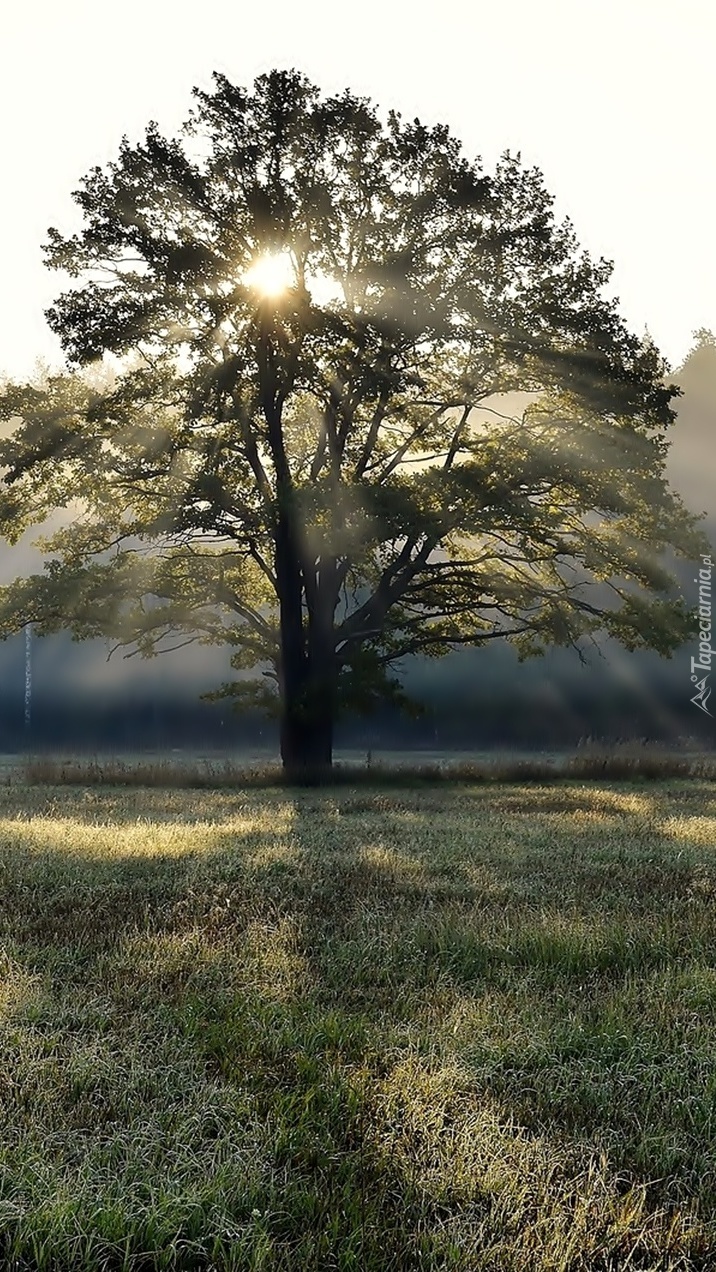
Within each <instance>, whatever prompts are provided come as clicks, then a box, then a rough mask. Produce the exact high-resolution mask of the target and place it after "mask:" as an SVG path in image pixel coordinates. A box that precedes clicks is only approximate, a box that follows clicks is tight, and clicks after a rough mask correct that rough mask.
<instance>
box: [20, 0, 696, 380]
mask: <svg viewBox="0 0 716 1272" xmlns="http://www.w3.org/2000/svg"><path fill="white" fill-rule="evenodd" d="M11 5H12V0H5V3H4V5H3V16H2V24H1V28H0V39H1V45H0V108H1V109H0V120H1V121H2V122H1V124H0V128H1V145H0V153H1V155H2V183H1V189H2V194H1V195H0V264H1V272H0V277H1V279H2V300H1V302H0V371H2V370H5V371H10V372H11V373H15V374H18V373H21V372H22V371H27V370H29V369H30V368H31V367H32V364H33V363H34V361H35V359H36V358H37V357H38V355H39V356H44V357H52V356H53V354H56V350H57V346H56V345H55V342H54V339H53V338H52V337H51V335H50V333H49V331H48V330H47V327H46V324H45V320H44V317H43V309H44V308H46V306H47V305H48V304H49V303H50V302H51V300H52V299H53V297H54V296H55V294H56V293H57V291H58V279H57V278H56V277H55V276H53V275H52V274H50V273H49V271H46V270H45V269H44V267H43V265H42V258H41V252H40V245H41V243H42V242H43V241H44V239H45V232H46V229H47V227H48V226H49V225H53V224H54V225H57V226H58V227H59V228H61V229H67V228H70V227H71V226H72V225H73V224H75V216H76V213H75V212H74V209H73V204H72V202H71V199H70V195H71V192H72V190H73V189H75V188H76V185H77V182H78V180H79V178H80V177H81V176H82V175H83V174H84V173H85V172H86V171H87V170H88V169H89V168H90V167H91V166H92V165H93V164H96V163H104V162H105V161H107V160H108V159H110V158H113V157H114V155H115V153H116V150H117V147H118V144H119V141H120V139H121V137H122V135H123V134H124V133H127V134H128V135H129V136H130V138H133V139H137V138H138V137H139V136H140V135H141V133H142V131H143V129H144V126H145V125H146V123H147V122H148V121H149V120H150V119H156V120H158V121H159V123H160V125H161V126H162V127H163V128H164V129H165V130H166V131H168V132H170V133H171V132H173V131H174V130H175V129H176V128H177V127H178V125H179V124H180V123H181V122H182V121H183V119H184V118H185V116H186V114H187V111H188V109H189V106H190V90H191V88H192V86H193V85H194V84H200V85H203V86H208V84H209V79H210V75H211V72H212V71H213V70H221V71H223V72H225V73H226V74H227V75H228V76H229V77H230V78H232V79H234V80H235V81H237V82H239V83H242V84H249V83H251V81H252V80H253V79H254V77H255V76H256V75H257V74H259V73H260V72H262V71H266V70H269V69H271V68H272V67H274V66H278V67H288V66H296V67H298V68H299V69H300V70H302V71H304V72H305V73H306V74H307V75H309V77H310V78H312V79H313V80H315V81H316V82H317V83H318V84H319V85H320V86H321V87H322V88H323V89H325V90H330V91H336V90H338V91H339V90H341V89H343V88H346V87H349V88H351V89H353V90H354V91H357V92H360V93H363V94H364V95H367V96H370V97H372V98H373V100H374V101H376V102H377V103H378V104H379V105H380V106H381V107H383V108H385V109H387V108H389V107H395V108H396V109H399V110H401V111H402V112H403V113H404V114H406V115H409V116H413V115H416V114H418V115H420V117H421V118H423V119H424V120H425V121H426V122H438V121H440V122H446V123H448V124H449V125H450V126H451V127H452V129H453V131H454V132H455V133H456V134H457V135H458V136H459V137H460V138H461V140H462V141H463V142H464V144H465V147H466V149H467V150H468V151H469V152H470V153H471V154H472V155H474V154H481V155H482V156H483V159H484V160H485V165H486V167H487V168H488V170H489V167H490V164H491V163H492V161H494V159H495V158H496V157H497V155H498V154H499V153H500V152H501V151H502V150H504V149H506V148H510V149H512V150H518V149H519V150H521V151H522V155H523V158H525V159H526V160H528V161H529V162H530V163H535V164H537V165H538V166H539V167H541V168H542V170H543V171H544V173H545V176H546V179H547V184H548V186H549V188H550V189H551V190H552V192H553V193H554V194H555V196H556V198H557V205H558V208H559V210H560V212H561V213H563V214H566V213H568V214H569V215H570V216H571V217H572V220H573V221H574V223H575V227H576V230H577V234H578V236H579V238H580V240H581V241H582V243H583V244H584V245H585V246H587V247H589V249H590V250H591V251H592V252H593V253H594V254H595V255H603V256H606V257H608V258H609V259H611V260H613V261H614V263H615V290H616V293H617V294H618V295H619V296H620V298H621V307H622V312H623V313H624V316H625V317H626V319H627V320H628V322H629V323H630V325H631V326H632V327H633V328H634V329H635V330H637V331H639V332H640V331H641V330H642V329H643V327H644V326H645V324H646V325H648V326H649V328H650V330H651V332H652V334H653V336H654V338H655V339H656V341H657V343H658V344H659V346H660V347H661V349H662V350H663V352H664V353H665V354H666V355H667V357H669V358H670V359H671V361H672V362H673V363H678V362H679V360H680V359H681V358H682V357H683V355H684V353H685V352H686V350H687V349H688V347H689V344H690V341H691V332H692V330H693V329H694V328H696V327H700V326H711V327H714V328H716V221H715V215H714V214H715V197H714V196H715V195H716V177H715V175H714V174H715V171H716V146H715V145H714V121H716V110H715V109H714V106H715V105H716V87H715V86H714V85H715V77H714V74H713V59H714V54H715V53H716V38H715V37H716V6H714V4H713V0H680V3H679V4H674V3H666V0H599V3H597V2H596V0H591V3H586V2H585V0H492V2H491V3H489V4H488V3H481V2H480V0H460V2H458V0H440V3H435V2H433V3H431V4H426V5H422V6H421V5H420V3H419V2H418V3H416V2H415V0H412V2H411V0H360V3H356V4H354V5H350V4H345V3H343V4H337V3H328V2H327V0H303V3H295V2H292V0H268V2H267V0H260V2H259V3H257V4H255V5H254V4H246V3H244V2H242V0H204V3H202V4H191V5H189V4H186V3H184V2H183V0H123V3H122V4H121V5H112V4H105V3H102V0H99V3H98V0H61V2H60V3H58V0H24V2H21V0H15V3H14V5H12V9H14V12H13V11H12V9H11Z"/></svg>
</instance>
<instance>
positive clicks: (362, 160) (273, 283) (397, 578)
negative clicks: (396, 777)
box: [0, 71, 703, 770]
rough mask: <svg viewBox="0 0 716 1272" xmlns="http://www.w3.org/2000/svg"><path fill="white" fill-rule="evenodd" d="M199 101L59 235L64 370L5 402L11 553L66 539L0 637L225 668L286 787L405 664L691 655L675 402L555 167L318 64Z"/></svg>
mask: <svg viewBox="0 0 716 1272" xmlns="http://www.w3.org/2000/svg"><path fill="white" fill-rule="evenodd" d="M194 99H195V103H194V109H193V111H192V113H191V116H190V118H189V120H188V123H187V125H186V128H185V129H184V131H183V132H182V134H181V135H180V136H179V137H178V138H176V139H173V140H172V139H167V138H166V137H164V136H162V135H161V133H160V131H159V129H158V128H157V126H156V125H154V124H150V126H149V127H148V129H147V131H146V136H145V138H144V139H143V140H142V141H141V142H139V143H137V144H130V142H129V141H128V140H126V139H125V141H124V142H123V143H122V145H121V148H120V152H119V155H118V157H117V159H116V161H115V162H113V163H111V164H109V165H108V166H107V167H106V168H104V169H102V168H99V167H97V168H94V169H93V170H92V171H91V172H90V173H89V174H88V175H87V176H86V177H85V178H84V180H83V181H82V183H81V185H80V188H79V189H78V190H77V192H76V193H75V195H74V198H75V200H76V202H77V204H78V205H79V208H80V210H81V212H82V217H83V225H82V229H81V230H80V231H79V232H78V233H77V234H74V235H63V234H62V233H60V232H59V231H58V230H56V229H51V230H50V231H49V240H48V244H47V247H46V255H47V262H48V264H49V265H50V266H51V267H52V268H54V269H57V270H60V271H63V272H64V274H65V275H66V276H67V285H66V290H65V291H64V292H63V293H62V294H61V295H60V296H59V297H58V299H57V301H56V303H55V305H54V306H53V308H52V309H50V310H49V311H48V319H49V322H50V325H51V327H52V328H53V330H54V331H55V332H56V333H57V334H58V335H59V337H60V339H61V341H62V345H63V349H64V352H65V355H66V358H67V368H66V370H65V371H63V372H61V373H57V374H48V375H47V376H45V378H44V380H42V382H38V383H29V384H18V383H8V384H6V385H5V386H4V389H3V392H2V394H1V395H0V418H2V419H4V420H12V421H14V422H15V425H16V426H15V428H14V430H13V432H12V433H11V435H10V436H9V437H8V438H7V439H6V440H4V441H3V442H2V444H0V464H1V465H3V467H4V480H3V485H2V493H1V501H0V528H1V529H2V531H3V533H4V534H5V536H6V537H7V538H8V539H10V540H12V541H15V540H16V539H17V538H18V537H19V535H20V534H21V533H22V532H23V530H24V529H26V528H27V527H28V526H30V525H33V524H36V523H38V522H41V521H42V520H43V519H46V518H47V517H48V516H49V515H50V514H52V513H53V512H55V511H56V510H57V509H65V510H67V516H66V518H65V521H64V523H63V524H62V525H61V528H60V529H59V530H56V531H54V532H53V533H51V534H49V535H48V536H47V537H46V539H45V540H44V541H43V546H44V547H45V550H46V552H47V554H48V560H47V563H46V567H45V571H44V573H43V574H41V575H36V576H33V577H31V578H29V579H22V580H16V582H15V583H14V584H12V585H10V586H9V587H7V588H5V589H3V590H2V592H1V594H0V632H1V633H2V634H9V632H11V631H14V630H17V628H18V627H19V626H22V625H23V624H26V623H28V622H33V623H35V624H36V625H37V627H38V630H40V631H51V630H54V629H56V628H58V627H61V626H69V627H70V628H71V629H72V630H73V632H74V633H75V634H76V635H77V636H78V637H86V636H93V635H103V636H109V637H111V638H112V639H113V640H115V641H116V643H117V644H118V645H123V646H127V647H131V648H138V649H139V650H140V651H141V652H142V653H143V654H146V655H151V654H153V653H155V652H157V651H158V650H161V649H162V648H165V647H166V646H167V644H169V645H171V644H172V643H176V642H177V640H178V641H184V640H203V641H208V642H221V643H226V644H228V645H230V646H231V647H232V651H233V653H232V664H233V666H234V667H235V669H236V670H237V671H242V672H251V671H253V672H254V673H255V679H251V680H241V679H239V680H237V681H234V682H232V683H231V684H229V685H227V686H225V687H224V689H223V690H221V691H220V692H225V693H227V694H232V695H235V696H237V697H238V699H239V701H254V702H260V703H262V704H263V705H264V706H266V707H268V708H269V709H270V708H271V707H272V706H273V707H274V708H275V709H276V710H277V711H278V713H279V714H280V717H281V739H282V755H283V759H284V763H285V764H286V765H287V766H288V767H289V768H290V769H294V770H298V769H303V768H305V767H306V766H309V765H310V766H313V765H316V766H320V765H325V764H328V763H330V759H331V753H332V729H333V722H334V721H335V718H336V716H337V713H338V712H339V711H340V710H341V709H345V708H348V707H352V708H356V707H366V706H369V705H370V703H371V702H374V701H376V700H379V699H381V698H384V697H386V696H393V697H395V698H396V699H398V700H399V699H400V697H401V692H400V684H399V670H400V664H401V659H403V658H405V657H406V656H407V655H409V654H415V653H421V654H424V655H429V656H440V655H442V654H444V653H446V652H447V651H448V650H450V649H452V648H455V647H456V646H457V645H460V644H473V645H479V644H482V643H483V642H485V641H487V640H492V639H507V640H510V641H512V642H514V643H515V644H516V645H517V646H518V648H519V649H520V652H521V653H523V654H525V655H527V654H529V653H535V652H539V651H540V650H542V649H543V648H544V647H545V646H546V645H548V644H551V643H555V642H556V643H560V644H567V645H569V644H571V645H574V646H575V647H576V648H581V645H582V643H583V641H584V640H585V639H588V638H590V637H593V636H594V635H595V634H596V633H597V632H599V631H606V632H609V633H610V634H612V635H614V636H616V637H617V638H618V639H619V640H620V641H621V642H623V643H624V644H625V645H626V646H627V647H628V648H636V647H638V646H644V647H649V648H654V649H657V650H659V651H660V652H661V653H663V654H666V655H668V654H670V653H671V652H672V651H673V650H674V649H675V648H677V647H678V646H679V645H680V644H681V643H682V642H683V641H684V639H685V638H686V637H687V635H688V634H689V633H690V631H691V630H692V621H691V619H690V617H689V615H688V613H687V612H686V610H685V608H684V606H683V605H682V604H681V603H680V602H679V601H678V599H675V595H674V590H673V580H672V578H671V574H670V571H669V568H668V563H667V561H668V557H669V555H671V556H674V555H676V556H678V555H681V556H686V557H694V556H696V555H698V553H699V551H701V550H702V548H703V541H702V538H701V536H700V533H699V531H698V528H697V523H696V522H695V520H694V519H693V518H692V517H691V516H690V515H689V514H688V513H687V512H686V510H685V508H684V506H683V504H682V503H681V501H680V500H679V498H678V497H677V496H676V495H674V494H673V493H672V492H671V491H670V490H669V487H668V485H667V482H666V478H665V474H664V461H665V456H666V451H667V430H668V428H669V426H670V425H671V423H672V421H673V419H674V411H673V407H672V400H673V398H674V395H675V393H676V392H677V390H676V389H675V388H674V386H672V385H669V384H668V383H666V379H665V377H666V371H667V368H666V365H665V363H664V361H663V359H662V358H661V357H660V355H659V353H658V351H657V350H656V348H655V347H654V345H653V343H652V342H651V341H649V340H645V339H639V338H637V337H636V336H635V335H633V334H631V333H630V332H629V331H628V329H627V328H626V326H625V324H624V322H623V320H622V318H621V317H620V315H619V311H618V306H617V303H616V301H614V300H613V299H609V298H607V297H606V296H605V287H606V284H607V283H608V281H609V278H610V273H611V267H610V265H609V264H608V263H607V262H605V261H602V260H600V261H596V262H595V261H594V260H592V259H591V257H590V256H589V254H588V253H586V252H584V251H582V250H581V249H580V247H579V244H578V242H577V240H576V236H575V234H574V231H573V228H572V226H571V225H570V223H569V222H560V221H558V220H557V219H556V217H555V215H554V209H553V200H552V198H551V196H550V195H549V193H548V191H547V190H546V188H545V184H544V180H543V177H542V175H541V173H540V172H539V171H537V170H536V169H533V168H527V167H525V166H524V165H523V164H522V162H521V160H520V158H519V156H513V155H510V154H506V155H505V156H503V158H502V159H501V160H500V162H499V163H498V164H497V166H496V168H495V170H494V172H493V173H491V174H490V175H487V174H486V173H485V172H483V170H482V167H481V165H480V163H479V161H477V160H475V161H471V160H469V159H468V158H466V157H465V156H464V154H463V152H462V149H461V147H460V145H459V143H458V141H457V140H456V139H455V138H454V137H453V136H452V135H451V134H450V132H449V130H448V129H447V128H446V127H443V126H435V127H427V126H425V125H424V124H422V123H420V121H418V120H414V121H408V120H405V119H403V118H402V117H401V116H400V115H399V114H397V113H395V112H391V113H390V114H388V115H387V117H386V118H381V116H380V114H379V112H378V110H377V109H376V108H375V107H374V106H373V105H372V104H371V103H370V102H368V101H366V100H364V99H361V98H357V97H355V96H353V95H351V94H350V93H349V92H346V93H344V94H343V95H341V96H337V97H332V98H324V97H321V95H320V93H319V91H318V89H317V88H316V87H315V86H313V85H312V84H310V83H309V82H308V81H307V80H306V79H305V78H304V77H303V76H302V75H300V74H299V73H297V72H294V71H291V72H283V71H274V72H272V73H270V74H268V75H264V76H261V77H260V78H259V79H257V80H256V82H255V85H254V88H253V91H248V90H245V89H243V88H240V87H238V86H236V85H234V84H232V83H230V82H229V80H228V79H226V78H225V77H224V76H221V75H216V76H215V77H214V84H213V88H212V89H211V91H200V90H198V89H196V90H194ZM108 355H112V357H111V358H108ZM504 395H508V396H507V397H505V396H504ZM509 395H511V396H509ZM515 395H519V396H517V397H516V396H515ZM516 404H517V405H516Z"/></svg>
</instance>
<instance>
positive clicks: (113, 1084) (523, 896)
mask: <svg viewBox="0 0 716 1272" xmlns="http://www.w3.org/2000/svg"><path fill="white" fill-rule="evenodd" d="M0 898H1V900H2V904H1V906H0V928H1V932H0V950H1V951H2V952H1V953H0V1034H1V1036H2V1063H1V1064H0V1109H1V1117H2V1137H1V1138H0V1267H2V1268H3V1269H4V1268H7V1269H14V1270H15V1272H29V1270H30V1269H33V1270H35V1272H38V1270H40V1269H41V1270H43V1272H70V1270H72V1272H90V1269H92V1270H95V1269H107V1270H108V1272H109V1270H110V1269H117V1270H118V1269H125V1270H126V1272H129V1270H130V1269H131V1270H132V1272H140V1270H141V1272H144V1270H145V1269H146V1270H147V1272H148V1270H149V1269H177V1270H179V1269H187V1270H188V1269H193V1270H195V1272H199V1270H203V1272H209V1270H210V1269H214V1270H215V1272H225V1270H226V1272H234V1270H235V1272H239V1270H241V1272H243V1269H247V1270H248V1269H255V1270H259V1269H265V1270H266V1272H269V1270H270V1272H274V1270H276V1272H283V1270H285V1272H288V1270H289V1269H290V1270H293V1269H307V1270H311V1269H316V1270H317V1272H318V1270H319V1269H321V1270H322V1269H326V1270H329V1269H330V1270H333V1269H335V1270H339V1272H353V1270H354V1272H402V1270H403V1269H405V1270H406V1272H407V1270H408V1269H410V1270H412V1269H415V1270H416V1272H417V1270H422V1269H425V1270H428V1269H430V1270H432V1269H445V1270H446V1272H548V1270H549V1272H557V1270H559V1272H577V1270H578V1269H583V1270H584V1272H610V1270H613V1272H620V1270H621V1269H629V1270H630V1272H631V1270H636V1269H639V1270H641V1272H647V1269H648V1270H649V1272H656V1270H657V1269H658V1270H660V1272H671V1270H673V1272H676V1270H677V1269H684V1270H686V1269H703V1270H704V1272H705V1270H706V1269H710V1268H713V1267H714V1266H716V908H715V906H714V900H715V898H716V791H714V788H713V786H712V784H710V783H709V782H707V781H705V780H700V779H698V778H695V777H693V776H692V777H691V778H690V780H688V781H685V780H680V779H672V780H670V781H653V782H649V783H645V782H632V783H628V782H626V783H622V784H619V785H615V784H610V783H608V782H605V781H599V782H591V783H588V784H586V783H584V782H582V781H580V780H577V779H576V778H575V777H574V775H565V776H564V777H563V779H562V780H561V781H560V782H559V783H556V782H551V783H550V782H543V783H540V782H539V781H538V780H536V779H534V780H532V781H531V782H530V783H529V785H525V784H518V783H513V784H511V785H510V784H499V783H496V782H482V783H480V782H473V783H472V784H471V783H470V782H468V781H467V780H465V781H464V782H463V783H462V784H451V783H447V782H445V783H442V784H440V785H436V784H433V785H430V784H428V783H427V782H424V783H422V784H417V785H413V786H410V785H403V786H399V785H393V786H391V787H390V788H389V789H386V788H383V787H381V786H380V785H379V784H378V785H375V786H373V787H371V786H369V785H368V784H367V783H365V782H364V783H363V784H361V785H359V786H351V785H345V786H343V785H342V786H340V787H337V788H331V789H325V790H302V791H298V792H294V791H289V790H286V789H285V788H284V789H282V788H281V787H269V786H265V787H263V788H262V787H258V786H257V787H256V788H250V787H247V788H244V789H233V790H231V789H228V788H227V789H213V790H209V789H206V790H198V789H193V790H192V789H187V788H179V787H176V788H173V789H168V788H166V787H165V788H162V787H161V786H160V785H159V784H157V785H156V786H154V787H147V786H145V787H140V786H136V785H126V786H116V787H107V786H101V785H99V784H94V785H93V784H91V782H89V781H88V782H87V783H86V784H85V785H80V784H62V783H60V784H58V785H56V786H41V785H30V784H26V783H22V782H20V781H19V780H15V781H13V782H12V783H11V784H9V785H7V786H5V787H3V788H2V789H0Z"/></svg>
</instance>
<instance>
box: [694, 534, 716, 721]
mask: <svg viewBox="0 0 716 1272" xmlns="http://www.w3.org/2000/svg"><path fill="white" fill-rule="evenodd" d="M701 561H702V566H701V569H700V570H699V574H698V578H695V579H694V583H698V585H699V656H698V658H692V659H691V683H692V684H693V685H695V686H696V693H695V694H694V696H693V698H692V699H691V701H692V702H693V704H694V706H695V707H698V708H699V711H705V712H706V715H708V716H712V712H711V711H709V708H708V701H709V698H710V697H711V686H710V685H709V676H710V675H711V659H712V657H713V654H714V652H716V651H714V650H713V649H712V648H711V571H712V569H713V566H712V564H711V557H710V556H702V558H701ZM700 672H705V673H706V674H705V675H699V673H700ZM712 718H713V716H712Z"/></svg>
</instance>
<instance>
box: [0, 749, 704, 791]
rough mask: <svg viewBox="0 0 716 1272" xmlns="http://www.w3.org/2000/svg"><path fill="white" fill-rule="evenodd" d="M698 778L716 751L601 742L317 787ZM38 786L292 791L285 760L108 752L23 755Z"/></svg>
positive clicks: (414, 767)
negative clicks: (82, 755) (128, 756)
mask: <svg viewBox="0 0 716 1272" xmlns="http://www.w3.org/2000/svg"><path fill="white" fill-rule="evenodd" d="M686 777H697V778H702V779H707V780H710V781H714V780H716V754H714V753H713V752H692V753H688V752H683V753H679V752H675V751H674V750H673V749H672V748H669V747H661V746H659V745H658V744H639V743H636V744H634V743H621V744H620V743H617V744H615V745H613V746H609V747H607V746H605V745H601V744H599V743H597V744H587V745H583V746H581V747H580V748H579V749H578V750H577V751H575V752H574V753H573V754H568V753H564V754H559V753H554V754H552V755H544V754H539V753H536V754H535V755H534V756H529V757H526V756H521V757H520V756H514V755H510V754H509V753H505V754H502V755H500V754H496V755H494V754H493V755H483V756H480V757H477V758H474V757H468V758H463V757H460V756H459V753H457V752H444V753H443V754H442V755H438V756H437V757H435V758H431V759H428V760H424V761H423V762H422V763H421V762H416V760H415V753H414V752H407V753H401V752H396V753H394V756H393V757H392V758H387V759H385V758H383V759H378V760H374V759H372V757H371V753H370V752H368V756H367V762H366V763H360V762H356V760H352V761H348V762H346V761H345V760H344V761H338V762H336V763H335V764H334V766H333V768H332V769H331V770H329V771H327V772H326V771H325V770H323V771H320V772H318V773H317V774H316V775H315V783H314V784H320V785H324V786H325V785H332V786H354V785H359V784H360V785H363V784H368V785H369V786H371V787H375V786H383V787H404V786H406V785H412V786H416V785H417V786H421V785H422V786H424V785H426V784H428V785H431V786H434V785H436V784H440V785H444V784H446V783H447V784H450V785H452V784H454V783H456V782H460V783H471V784H472V783H476V782H545V781H551V780H554V779H556V778H569V779H572V780H573V779H579V778H582V779H590V778H603V779H607V780H611V781H623V780H627V781H631V780H634V779H645V780H651V781H663V780H664V779H667V778H686ZM18 778H19V779H20V780H21V781H24V782H26V783H29V784H31V785H41V786H45V785H48V784H53V785H59V784H69V785H80V786H88V785H93V786H106V785H113V786H153V787H162V788H166V787H178V788H192V789H196V790H207V789H208V790H216V789H217V788H222V787H228V788H231V789H234V788H236V786H237V785H240V786H242V787H244V788H251V789H262V788H265V787H271V786H287V785H291V782H290V781H289V780H288V779H287V778H286V776H285V774H284V773H283V771H282V769H281V765H280V763H279V761H278V760H273V759H263V760H261V761H257V760H253V761H251V760H248V761H247V760H246V759H243V758H242V757H241V756H239V757H237V758H236V759H231V758H227V757H224V758H219V759H216V758H213V759H212V758H209V757H207V758H204V759H203V760H198V759H196V758H194V757H192V756H188V757H187V756H183V757H180V758H176V757H175V756H172V757H171V758H169V759H165V758H156V757H155V758H137V757H134V758H131V759H122V758H119V757H117V756H109V755H105V756H102V757H99V756H97V757H94V758H86V757H85V758H80V757H77V756H67V757H64V758H58V757H57V756H53V755H43V754H40V755H35V756H27V757H24V758H23V757H19V758H18V760H16V761H15V762H14V763H12V762H11V763H9V764H6V766H5V781H6V782H8V783H9V782H12V781H16V780H18Z"/></svg>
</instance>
